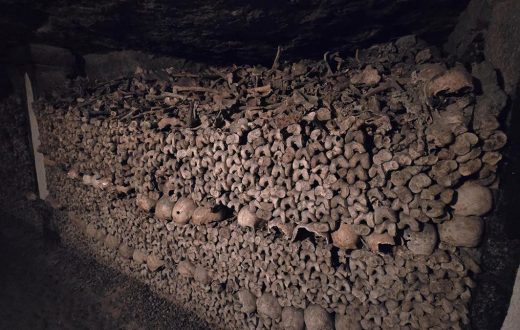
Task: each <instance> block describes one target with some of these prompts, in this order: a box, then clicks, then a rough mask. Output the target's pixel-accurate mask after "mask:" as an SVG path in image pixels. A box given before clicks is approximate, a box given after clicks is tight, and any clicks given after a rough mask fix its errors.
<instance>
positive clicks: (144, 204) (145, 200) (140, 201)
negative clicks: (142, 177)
mask: <svg viewBox="0 0 520 330" xmlns="http://www.w3.org/2000/svg"><path fill="white" fill-rule="evenodd" d="M155 203H156V201H155V200H153V199H152V198H150V197H148V196H145V195H137V198H136V204H137V206H138V207H139V208H140V209H142V210H144V211H146V212H150V211H151V210H152V209H153V208H154V207H155Z"/></svg>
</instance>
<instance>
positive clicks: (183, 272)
mask: <svg viewBox="0 0 520 330" xmlns="http://www.w3.org/2000/svg"><path fill="white" fill-rule="evenodd" d="M177 272H178V273H179V275H180V276H182V277H186V278H192V277H193V275H194V274H195V266H194V265H193V264H192V263H191V262H190V261H188V260H183V261H181V262H179V264H178V265H177Z"/></svg>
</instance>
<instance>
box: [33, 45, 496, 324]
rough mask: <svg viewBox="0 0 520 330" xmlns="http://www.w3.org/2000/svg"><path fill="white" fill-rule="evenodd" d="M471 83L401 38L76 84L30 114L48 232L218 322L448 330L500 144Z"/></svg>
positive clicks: (483, 99)
mask: <svg viewBox="0 0 520 330" xmlns="http://www.w3.org/2000/svg"><path fill="white" fill-rule="evenodd" d="M470 71H471V73H470V72H468V69H467V68H465V67H464V66H462V65H461V64H458V63H450V64H449V65H448V64H446V63H445V62H443V60H442V59H441V57H440V56H439V54H438V51H437V50H436V49H435V48H432V47H429V46H428V45H426V44H424V43H423V42H421V41H417V40H416V39H415V38H414V37H404V38H401V39H399V40H397V41H396V42H393V43H387V44H380V45H376V46H373V47H371V48H368V49H366V50H360V51H358V52H356V56H355V57H353V58H346V59H343V58H341V57H339V56H338V54H329V53H327V54H325V56H324V59H323V60H322V61H320V62H310V61H301V62H298V63H293V64H287V63H279V62H278V60H276V61H275V63H274V64H273V67H272V68H271V69H266V68H263V67H251V66H234V67H226V68H208V69H203V70H200V71H198V72H186V71H183V70H180V69H174V68H170V69H166V70H161V71H155V72H149V71H143V70H138V71H137V72H136V73H135V74H134V75H133V76H131V77H125V78H121V79H119V80H114V81H109V82H105V83H98V82H95V83H93V82H88V81H80V80H77V81H72V82H71V83H70V86H68V88H67V89H64V91H63V96H61V97H56V99H54V100H53V101H48V102H41V103H40V105H39V111H38V117H39V125H40V134H41V140H42V148H41V152H43V153H44V154H45V155H46V159H47V165H48V168H47V171H48V176H49V179H48V180H49V185H50V189H51V191H52V198H51V200H50V202H51V204H52V205H53V206H54V207H55V208H56V212H55V214H56V221H57V223H58V226H59V227H60V228H61V231H62V235H63V236H64V237H65V239H66V241H68V242H69V244H71V245H80V242H84V243H85V244H87V245H88V247H89V249H91V250H92V251H93V252H94V253H95V254H96V255H97V256H98V257H99V258H100V260H102V261H103V262H105V263H108V264H110V265H113V266H116V267H117V268H118V269H121V270H123V271H124V272H126V273H128V274H131V275H132V276H135V277H138V278H140V279H141V280H142V281H144V282H146V283H148V284H149V285H150V286H151V287H152V288H154V289H155V290H156V291H157V292H159V293H161V294H163V295H164V296H166V297H169V298H170V299H172V300H173V301H176V302H180V303H182V304H183V305H184V306H186V307H188V308H190V309H193V310H194V311H196V312H197V313H198V314H199V315H201V317H203V318H205V319H206V320H208V321H209V322H211V323H212V324H214V325H215V327H218V328H220V327H223V328H231V329H244V328H247V329H266V328H267V329H271V328H275V329H304V327H306V328H307V329H309V330H314V329H316V330H324V329H351V328H352V329H392V328H402V329H426V328H431V329H443V328H455V329H460V328H461V327H462V326H463V325H465V324H468V322H469V320H468V304H469V301H470V298H471V289H472V288H474V287H475V285H476V284H475V282H474V281H473V279H472V277H473V276H474V274H476V273H478V272H479V271H480V270H479V266H478V264H479V253H478V249H477V248H476V247H477V246H478V245H479V243H480V240H481V236H482V232H483V228H484V221H485V220H483V219H482V216H484V215H485V214H487V213H489V212H490V211H491V209H492V206H493V200H492V189H496V188H497V185H498V180H497V176H496V169H497V164H498V162H499V161H500V159H501V154H500V152H499V150H500V149H501V148H502V147H503V146H504V145H505V143H506V136H505V134H504V133H503V132H502V131H500V130H499V123H498V120H497V116H498V115H499V113H500V110H501V108H502V107H503V106H504V102H505V95H504V93H503V92H502V91H500V90H499V89H498V87H497V85H496V77H494V79H495V82H494V83H491V84H489V83H487V81H488V80H486V82H484V81H481V82H480V83H479V87H477V86H476V84H474V82H475V81H478V80H479V77H481V76H487V77H489V76H490V75H491V76H493V74H494V72H493V71H492V70H491V68H490V67H489V66H488V65H487V64H486V63H485V62H484V63H481V64H475V65H474V66H473V67H472V68H471V70H470ZM472 75H474V76H475V77H473V76H472ZM490 91H492V93H493V94H492V95H493V97H491V98H490V97H488V95H489V94H487V93H490Z"/></svg>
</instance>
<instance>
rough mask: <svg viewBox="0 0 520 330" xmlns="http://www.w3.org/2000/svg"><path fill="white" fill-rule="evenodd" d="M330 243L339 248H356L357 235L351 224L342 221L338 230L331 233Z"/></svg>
mask: <svg viewBox="0 0 520 330" xmlns="http://www.w3.org/2000/svg"><path fill="white" fill-rule="evenodd" d="M331 238H332V245H334V246H335V247H338V248H340V249H347V250H349V249H356V248H357V244H358V241H359V235H358V234H357V233H356V232H355V231H354V228H353V227H352V225H349V224H346V223H342V224H341V225H340V226H339V228H338V230H336V231H335V232H333V233H332V234H331Z"/></svg>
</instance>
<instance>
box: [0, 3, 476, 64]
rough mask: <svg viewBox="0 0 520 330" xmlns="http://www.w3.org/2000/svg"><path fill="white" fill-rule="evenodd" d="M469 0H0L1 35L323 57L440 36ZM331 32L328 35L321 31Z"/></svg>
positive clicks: (185, 53) (226, 55)
mask: <svg viewBox="0 0 520 330" xmlns="http://www.w3.org/2000/svg"><path fill="white" fill-rule="evenodd" d="M466 4H467V0H461V1H456V2H453V1H449V0H424V1H414V0H401V1H364V0H326V1H318V0H283V1H257V2H255V1H250V2H242V1H234V0H220V1H190V0H184V1H174V2H172V1H167V0H159V1H157V0H153V1H152V0H146V1H115V0H103V1H96V2H92V1H85V0H83V1H79V2H78V1H71V0H65V1H57V0H51V1H45V2H41V1H40V2H37V1H29V0H22V1H15V0H1V1H0V5H1V6H2V11H3V15H5V16H4V18H3V19H2V20H0V31H1V32H0V39H1V40H5V41H7V43H8V45H13V44H16V43H19V42H24V41H39V42H44V43H49V44H54V45H60V46H63V47H67V48H70V49H72V50H74V51H76V52H79V53H86V52H92V51H95V50H96V49H97V50H107V49H120V48H131V49H136V50H139V49H141V50H143V49H145V50H147V51H149V52H152V53H162V54H170V55H174V56H181V57H186V58H190V59H195V60H197V59H204V60H209V61H225V62H230V61H249V62H254V63H259V62H260V63H267V62H270V61H272V58H273V57H274V54H275V53H276V48H277V46H278V45H281V46H283V47H284V48H285V53H286V55H287V56H288V57H294V56H298V57H300V58H301V57H314V58H316V57H321V56H322V55H323V53H324V52H325V51H327V50H330V49H337V50H341V51H347V52H349V53H351V52H353V51H354V50H355V49H356V48H359V47H360V46H367V45H369V44H371V43H373V42H378V41H383V40H388V39H390V38H394V37H397V36H400V35H402V34H407V33H415V34H418V35H420V36H424V37H430V38H431V39H432V40H439V39H441V38H442V37H443V36H445V35H446V33H447V32H448V31H450V29H451V28H452V27H453V26H454V24H455V22H456V20H457V17H458V15H459V13H460V12H461V11H462V9H464V8H465V6H466ZM323 36H327V38H323Z"/></svg>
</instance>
